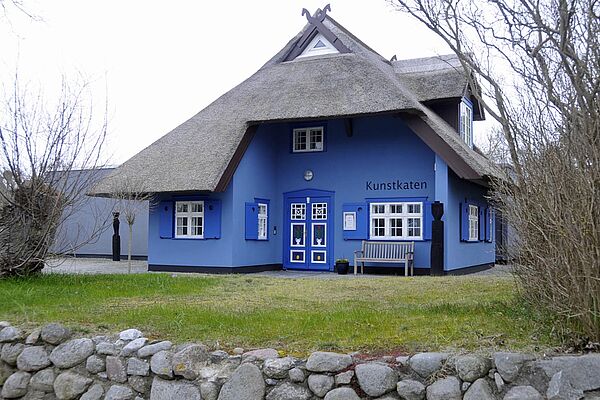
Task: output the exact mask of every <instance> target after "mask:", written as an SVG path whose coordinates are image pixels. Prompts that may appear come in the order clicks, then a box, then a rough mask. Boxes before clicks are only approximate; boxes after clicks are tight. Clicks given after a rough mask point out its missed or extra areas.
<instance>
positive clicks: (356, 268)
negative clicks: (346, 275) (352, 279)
mask: <svg viewBox="0 0 600 400" xmlns="http://www.w3.org/2000/svg"><path fill="white" fill-rule="evenodd" d="M357 270H358V263H357V262H356V258H355V259H354V275H356V271H357Z"/></svg>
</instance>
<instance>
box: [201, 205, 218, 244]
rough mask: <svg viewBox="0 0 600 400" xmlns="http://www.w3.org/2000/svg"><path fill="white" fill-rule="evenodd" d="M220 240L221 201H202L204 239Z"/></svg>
mask: <svg viewBox="0 0 600 400" xmlns="http://www.w3.org/2000/svg"><path fill="white" fill-rule="evenodd" d="M219 238H221V200H204V239H219Z"/></svg>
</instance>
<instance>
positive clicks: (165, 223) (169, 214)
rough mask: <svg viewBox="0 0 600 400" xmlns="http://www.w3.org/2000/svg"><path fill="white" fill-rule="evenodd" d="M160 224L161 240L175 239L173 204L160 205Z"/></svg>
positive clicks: (163, 203)
mask: <svg viewBox="0 0 600 400" xmlns="http://www.w3.org/2000/svg"><path fill="white" fill-rule="evenodd" d="M158 213H159V223H158V232H159V236H160V238H161V239H171V238H173V213H174V211H173V202H172V201H161V202H160V203H158Z"/></svg>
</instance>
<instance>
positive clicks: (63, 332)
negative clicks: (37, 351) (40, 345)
mask: <svg viewBox="0 0 600 400" xmlns="http://www.w3.org/2000/svg"><path fill="white" fill-rule="evenodd" d="M70 337H71V330H70V329H69V328H67V327H65V326H63V325H61V324H48V325H46V326H44V327H43V328H42V331H41V338H42V340H43V341H44V342H46V343H50V344H52V345H58V344H61V343H63V342H65V341H67V340H69V338H70Z"/></svg>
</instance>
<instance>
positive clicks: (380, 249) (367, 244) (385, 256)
mask: <svg viewBox="0 0 600 400" xmlns="http://www.w3.org/2000/svg"><path fill="white" fill-rule="evenodd" d="M414 251H415V242H373V241H369V240H363V241H362V248H361V250H357V251H355V252H354V275H356V273H357V272H358V263H359V262H360V263H361V270H360V272H361V274H362V273H364V269H365V262H370V263H404V275H405V276H408V268H409V266H410V269H411V271H410V275H411V276H412V275H414V272H415V271H414V262H413V261H414V260H413V256H414Z"/></svg>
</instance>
